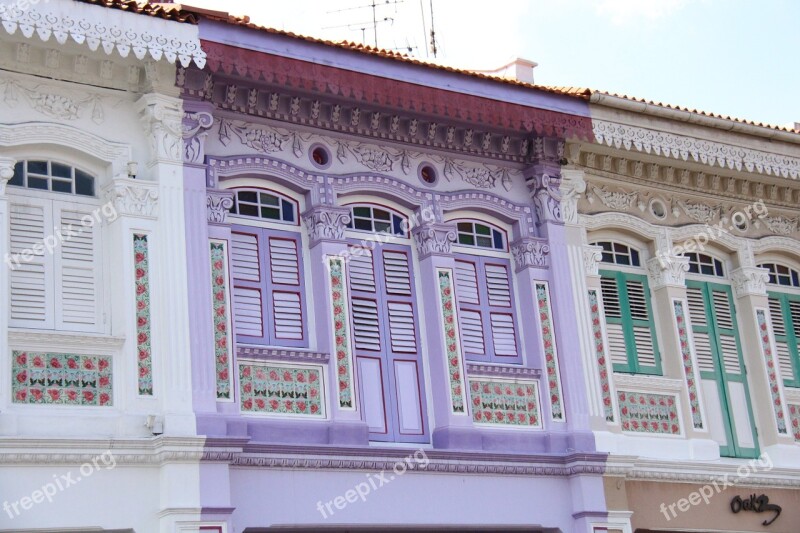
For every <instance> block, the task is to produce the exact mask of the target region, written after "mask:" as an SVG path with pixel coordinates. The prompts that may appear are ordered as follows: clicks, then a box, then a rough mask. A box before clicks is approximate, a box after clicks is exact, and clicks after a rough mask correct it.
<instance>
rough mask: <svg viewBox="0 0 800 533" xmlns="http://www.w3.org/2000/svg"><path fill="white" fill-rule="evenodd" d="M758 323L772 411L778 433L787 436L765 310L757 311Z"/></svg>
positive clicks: (770, 334)
mask: <svg viewBox="0 0 800 533" xmlns="http://www.w3.org/2000/svg"><path fill="white" fill-rule="evenodd" d="M756 321H757V322H758V334H759V337H760V339H761V352H762V353H763V354H764V362H765V363H766V365H767V377H768V378H769V392H770V395H771V396H772V409H773V410H774V411H775V421H776V422H777V424H778V433H783V434H786V418H785V417H784V416H783V404H782V403H781V394H780V388H779V386H778V375H777V371H776V365H775V357H774V355H773V353H772V348H771V345H770V337H771V336H772V332H771V331H770V329H769V326H768V325H767V313H766V311H765V310H764V309H756Z"/></svg>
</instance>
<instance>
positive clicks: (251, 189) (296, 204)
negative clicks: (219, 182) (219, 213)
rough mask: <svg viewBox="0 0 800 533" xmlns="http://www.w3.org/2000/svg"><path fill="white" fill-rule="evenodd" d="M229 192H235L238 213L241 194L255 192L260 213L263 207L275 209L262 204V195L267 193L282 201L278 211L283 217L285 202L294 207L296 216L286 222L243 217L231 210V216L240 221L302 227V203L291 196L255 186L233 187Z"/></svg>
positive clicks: (234, 199) (259, 217)
mask: <svg viewBox="0 0 800 533" xmlns="http://www.w3.org/2000/svg"><path fill="white" fill-rule="evenodd" d="M227 190H229V191H231V192H233V197H234V198H233V201H234V204H233V205H234V207H236V208H237V211H238V205H239V201H240V200H239V193H240V192H255V193H256V194H257V195H258V204H257V205H258V207H259V211H260V209H261V208H262V207H269V208H272V207H275V206H269V205H263V204H262V203H261V196H260V195H261V193H266V194H269V195H271V196H275V197H276V198H278V200H280V202H281V203H280V205H279V206H278V207H277V209H278V211H279V212H280V214H281V216H283V202H287V203H289V204H291V205H292V208H293V214H294V220H293V221H288V220H284V219H283V218H265V217H262V216H260V215H259V216H251V215H242V214H241V213H239V212H236V213H234V212H233V208H231V213H230V215H231V216H232V217H235V218H236V219H240V220H243V221H244V220H248V221H258V222H262V223H267V224H278V225H281V226H300V202H298V201H297V200H296V199H294V198H292V197H290V196H288V195H286V194H283V193H281V192H279V191H276V190H275V189H269V188H267V187H254V186H240V187H232V188H230V189H227ZM245 203H246V204H247V205H255V204H253V202H245ZM242 225H246V224H242Z"/></svg>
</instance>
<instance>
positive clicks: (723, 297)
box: [711, 290, 742, 374]
mask: <svg viewBox="0 0 800 533" xmlns="http://www.w3.org/2000/svg"><path fill="white" fill-rule="evenodd" d="M711 297H712V300H713V305H714V318H715V320H716V323H717V334H718V339H719V350H720V354H721V355H722V366H723V367H724V369H725V373H726V374H741V373H742V367H741V365H740V363H739V349H738V347H737V344H736V334H735V328H736V323H735V322H734V318H733V311H732V309H731V301H730V298H729V297H728V293H727V292H724V291H718V290H714V291H712V292H711Z"/></svg>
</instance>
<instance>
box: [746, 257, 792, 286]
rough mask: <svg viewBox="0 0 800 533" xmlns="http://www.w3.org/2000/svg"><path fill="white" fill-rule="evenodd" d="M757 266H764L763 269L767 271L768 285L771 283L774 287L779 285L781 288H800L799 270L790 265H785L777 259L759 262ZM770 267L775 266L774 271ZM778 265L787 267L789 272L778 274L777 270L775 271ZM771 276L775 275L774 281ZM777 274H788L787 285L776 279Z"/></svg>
mask: <svg viewBox="0 0 800 533" xmlns="http://www.w3.org/2000/svg"><path fill="white" fill-rule="evenodd" d="M757 266H758V267H759V268H765V269H767V270H768V271H769V277H770V279H769V281H768V282H767V283H769V284H770V285H773V286H775V287H780V288H781V289H800V271H798V270H796V269H794V268H792V267H791V266H789V265H787V264H785V263H781V262H779V261H768V262H765V263H761V264H759V265H757ZM770 267H775V271H774V272H773V270H772V269H771V268H770ZM778 267H784V268H785V269H787V270H788V271H789V273H788V274H778V272H777V270H778ZM773 276H774V277H775V279H776V281H772V277H773ZM779 276H788V277H789V282H790V283H789V284H788V285H785V284H783V283H779V282H778V281H777V280H778V279H779V278H778V277H779ZM795 283H796V284H795Z"/></svg>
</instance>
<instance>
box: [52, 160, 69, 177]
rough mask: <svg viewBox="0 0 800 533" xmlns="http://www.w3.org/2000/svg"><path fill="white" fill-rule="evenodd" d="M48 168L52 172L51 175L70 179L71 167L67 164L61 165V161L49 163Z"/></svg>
mask: <svg viewBox="0 0 800 533" xmlns="http://www.w3.org/2000/svg"><path fill="white" fill-rule="evenodd" d="M50 169H51V170H52V172H53V176H58V177H59V178H70V179H72V168H71V167H68V166H67V165H62V164H61V163H50Z"/></svg>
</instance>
